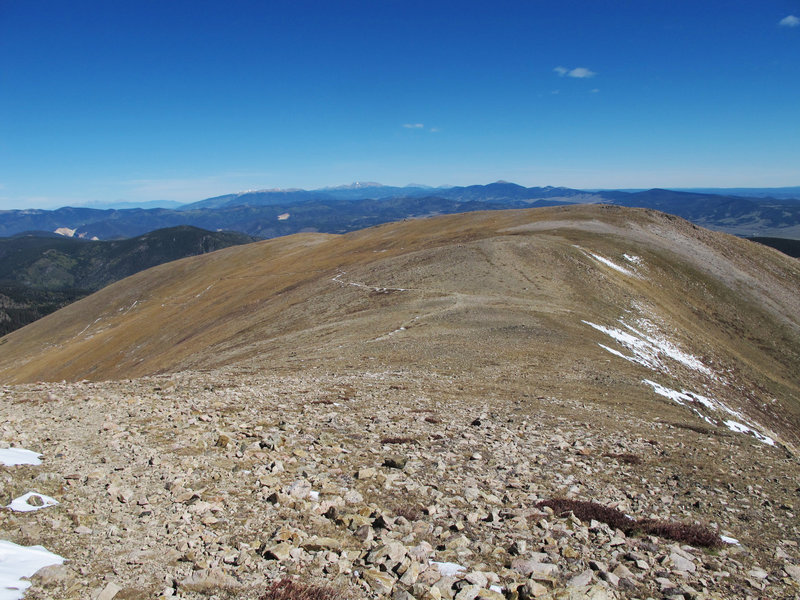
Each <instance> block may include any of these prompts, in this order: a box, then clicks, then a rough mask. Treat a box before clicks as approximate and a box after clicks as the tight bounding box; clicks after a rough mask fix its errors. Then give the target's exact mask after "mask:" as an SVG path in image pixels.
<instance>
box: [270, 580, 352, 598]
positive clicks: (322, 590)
mask: <svg viewBox="0 0 800 600" xmlns="http://www.w3.org/2000/svg"><path fill="white" fill-rule="evenodd" d="M344 598H345V595H344V592H342V591H341V590H337V589H336V588H332V587H327V586H319V585H312V584H308V583H301V582H299V581H294V580H292V579H279V580H277V581H273V582H272V583H271V584H270V586H269V587H268V588H267V591H266V592H265V593H264V595H263V596H261V598H260V600H344Z"/></svg>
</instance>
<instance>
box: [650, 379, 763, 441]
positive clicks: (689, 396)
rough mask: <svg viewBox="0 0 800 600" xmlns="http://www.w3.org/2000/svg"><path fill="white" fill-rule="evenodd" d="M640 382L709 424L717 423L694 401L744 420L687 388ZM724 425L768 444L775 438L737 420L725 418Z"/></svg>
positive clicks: (722, 404) (726, 407)
mask: <svg viewBox="0 0 800 600" xmlns="http://www.w3.org/2000/svg"><path fill="white" fill-rule="evenodd" d="M642 383H646V384H647V385H649V386H651V387H652V388H653V391H654V392H655V393H656V394H659V395H660V396H664V397H665V398H669V399H670V400H672V401H673V402H677V403H678V404H680V405H681V406H689V407H690V408H691V409H692V410H693V411H694V412H696V413H697V414H698V415H699V416H700V417H701V418H703V419H704V420H705V421H706V422H708V423H710V424H711V425H716V424H717V423H716V422H715V421H714V420H713V419H710V418H709V417H707V416H706V415H704V414H703V413H701V412H700V411H699V410H697V408H695V407H694V406H693V404H694V403H699V404H702V405H703V406H704V407H706V408H707V409H710V410H712V411H714V412H724V413H727V414H729V415H732V416H735V417H737V418H739V419H742V420H745V417H744V415H743V414H742V413H740V412H739V411H736V410H733V409H731V408H730V407H729V406H727V405H726V404H725V403H723V402H720V401H719V400H714V399H713V398H709V397H707V396H703V395H701V394H697V393H695V392H689V391H687V390H683V391H681V392H679V391H677V390H672V389H670V388H668V387H665V386H663V385H661V384H659V383H656V382H655V381H650V380H649V379H643V380H642ZM724 423H725V426H726V427H727V428H728V429H730V430H731V431H735V432H736V433H745V434H752V435H753V437H755V438H756V439H757V440H758V441H760V442H763V443H764V444H767V445H768V446H774V445H775V440H773V439H772V438H771V437H769V436H767V435H764V434H763V433H760V432H759V431H756V430H755V429H754V428H753V427H754V426H748V425H743V424H742V423H739V422H738V421H731V420H726V421H724Z"/></svg>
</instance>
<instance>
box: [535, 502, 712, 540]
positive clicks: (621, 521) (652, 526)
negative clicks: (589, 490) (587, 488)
mask: <svg viewBox="0 0 800 600" xmlns="http://www.w3.org/2000/svg"><path fill="white" fill-rule="evenodd" d="M536 506H537V507H539V508H543V507H545V506H546V507H549V508H551V509H553V513H554V514H556V515H557V516H560V517H561V516H564V515H567V514H569V513H572V514H573V515H575V516H576V517H577V518H578V519H580V520H581V521H584V522H589V521H591V520H595V521H600V522H601V523H605V524H606V525H608V526H610V527H613V528H615V529H619V530H620V531H622V532H623V533H625V534H626V535H630V534H637V533H639V534H649V535H657V536H659V537H663V538H667V539H669V540H673V541H676V542H681V543H684V544H690V545H692V546H698V547H701V548H720V547H722V546H723V543H722V540H721V539H720V537H719V535H717V534H716V533H715V532H713V531H712V530H710V529H709V528H708V527H705V526H704V525H697V524H693V523H679V522H677V521H658V520H655V519H639V520H636V519H632V518H630V517H628V516H626V515H625V514H624V513H622V512H620V511H618V510H617V509H615V508H610V507H608V506H603V505H602V504H597V503H596V502H587V501H583V500H569V499H566V498H555V499H552V500H541V501H539V502H537V503H536Z"/></svg>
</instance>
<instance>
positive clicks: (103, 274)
mask: <svg viewBox="0 0 800 600" xmlns="http://www.w3.org/2000/svg"><path fill="white" fill-rule="evenodd" d="M252 241H254V238H252V237H250V236H247V235H244V234H241V233H234V232H211V231H204V230H202V229H198V228H196V227H188V226H180V227H173V228H169V229H161V230H158V231H154V232H151V233H148V234H146V235H143V236H139V237H135V238H131V239H125V240H119V241H106V242H97V241H84V240H81V239H73V238H66V237H63V236H60V235H57V234H52V233H47V232H28V233H23V234H18V235H16V236H14V237H10V238H0V336H2V335H5V334H6V333H8V332H9V331H13V330H14V329H18V328H19V327H22V326H24V325H26V324H28V323H30V322H32V321H35V320H36V319H39V318H41V317H43V316H45V315H47V314H49V313H51V312H53V311H55V310H57V309H59V308H61V307H62V306H66V305H67V304H70V303H71V302H74V301H75V300H78V299H80V298H83V297H84V296H87V295H89V294H90V293H92V292H94V291H97V290H99V289H100V288H102V287H104V286H106V285H108V284H109V283H113V282H115V281H118V280H120V279H123V278H125V277H127V276H129V275H132V274H134V273H138V272H139V271H142V270H144V269H147V268H150V267H153V266H156V265H160V264H163V263H165V262H170V261H173V260H177V259H179V258H184V257H187V256H195V255H197V254H205V253H206V252H212V251H214V250H219V249H221V248H227V247H229V246H234V245H238V244H246V243H248V242H252Z"/></svg>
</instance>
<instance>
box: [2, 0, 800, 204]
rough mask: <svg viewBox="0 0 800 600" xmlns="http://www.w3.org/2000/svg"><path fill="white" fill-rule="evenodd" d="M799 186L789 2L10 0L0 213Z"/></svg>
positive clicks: (799, 70)
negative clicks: (333, 194)
mask: <svg viewBox="0 0 800 600" xmlns="http://www.w3.org/2000/svg"><path fill="white" fill-rule="evenodd" d="M497 180H506V181H513V182H516V183H519V184H522V185H526V186H546V185H552V186H566V187H573V188H586V189H591V188H652V187H682V188H686V187H779V186H796V185H800V0H763V1H758V2H754V1H752V0H746V1H740V0H725V1H715V0H703V1H700V2H697V1H691V2H690V1H688V0H618V1H609V0H591V1H589V0H587V1H584V2H570V1H560V2H556V1H538V0H516V1H513V2H507V1H504V0H492V1H491V2H486V1H485V2H472V1H470V0H459V1H457V2H444V1H442V2H438V1H435V0H427V1H425V2H417V1H415V0H403V1H396V0H370V1H364V2H350V1H339V2H332V1H329V0H325V1H317V2H311V1H307V0H291V1H286V2H283V1H280V0H272V1H245V0H226V1H224V2H223V1H204V0H192V1H183V0H169V1H163V0H114V1H108V0H97V1H83V0H61V1H53V0H0V209H9V208H33V207H42V208H54V207H57V206H64V205H73V206H75V205H85V204H89V203H104V202H119V201H128V202H147V201H155V200H171V201H178V202H192V201H196V200H201V199H204V198H208V197H212V196H216V195H220V194H225V193H233V192H237V191H243V190H248V189H268V188H297V187H299V188H305V189H314V188H319V187H324V186H333V185H340V184H348V183H351V182H355V181H377V182H380V183H383V184H386V185H406V184H410V183H417V184H420V183H421V184H427V185H432V186H438V185H471V184H480V183H490V182H492V181H497Z"/></svg>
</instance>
